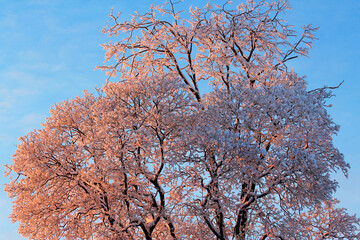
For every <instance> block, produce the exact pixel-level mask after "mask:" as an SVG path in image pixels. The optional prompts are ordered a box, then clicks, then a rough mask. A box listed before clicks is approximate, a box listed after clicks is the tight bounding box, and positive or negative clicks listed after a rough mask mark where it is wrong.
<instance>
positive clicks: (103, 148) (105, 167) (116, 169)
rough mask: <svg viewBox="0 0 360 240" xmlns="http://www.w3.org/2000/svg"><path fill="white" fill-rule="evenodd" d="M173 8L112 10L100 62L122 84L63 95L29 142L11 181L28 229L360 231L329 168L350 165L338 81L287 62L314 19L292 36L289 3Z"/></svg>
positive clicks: (17, 212)
mask: <svg viewBox="0 0 360 240" xmlns="http://www.w3.org/2000/svg"><path fill="white" fill-rule="evenodd" d="M177 6H178V5H176V4H174V3H172V2H171V1H170V3H169V4H168V5H166V6H165V7H161V6H158V7H152V8H151V9H150V12H148V13H146V14H142V15H141V14H136V15H134V16H133V18H132V20H131V21H128V22H123V23H120V22H118V15H117V16H115V15H113V14H112V13H111V15H110V16H111V18H112V19H113V20H114V24H113V25H109V26H107V27H105V28H104V32H105V33H107V34H109V35H110V36H112V37H117V36H118V35H119V34H121V33H122V34H125V36H123V38H122V40H120V41H119V42H116V43H108V44H105V45H104V48H105V49H106V61H109V62H112V63H109V65H107V66H102V67H100V69H103V70H105V71H107V73H108V74H110V76H112V77H115V75H116V74H118V75H120V79H121V81H117V82H110V81H108V82H107V83H106V84H105V85H104V87H103V88H102V89H101V90H99V94H98V95H97V96H95V95H93V94H90V93H87V92H85V93H84V96H83V97H77V98H75V99H74V100H69V101H64V102H62V103H60V104H57V105H55V106H54V107H53V109H52V110H51V117H50V118H48V119H47V121H46V122H45V124H44V125H43V128H42V129H40V130H35V131H33V132H31V133H29V134H28V135H27V136H25V137H22V138H21V144H20V145H19V146H18V149H17V151H16V153H15V155H14V157H13V165H11V166H8V174H12V176H13V178H15V177H16V178H15V179H12V180H11V182H10V184H8V185H7V186H6V191H7V192H8V193H9V195H10V197H11V198H13V199H14V207H13V212H12V214H11V218H12V220H13V221H18V222H20V229H19V231H20V233H21V234H22V235H24V236H26V237H29V238H32V239H58V238H60V237H63V238H66V239H90V238H92V237H93V238H95V239H223V240H225V239H237V240H242V239H263V240H264V239H325V238H330V239H359V237H360V234H359V222H360V220H359V219H358V218H356V217H355V216H350V215H348V214H347V213H346V210H345V209H341V208H337V207H336V204H337V200H336V199H333V197H332V193H333V192H334V191H335V190H336V187H337V182H336V181H335V180H333V179H332V178H331V173H332V172H336V171H342V172H343V173H344V174H345V176H347V171H348V168H349V165H348V164H347V163H346V162H345V161H344V159H343V156H342V154H341V153H340V152H339V151H338V150H337V149H336V148H335V147H334V146H333V143H332V135H334V134H336V132H337V131H338V128H339V127H338V126H337V125H336V124H335V123H334V122H333V121H332V119H331V118H330V116H329V115H328V113H327V110H326V108H327V107H328V106H327V105H326V99H327V98H329V97H331V96H332V94H331V91H330V89H329V88H327V87H324V88H319V89H313V90H307V89H306V81H305V79H304V78H303V77H300V76H298V75H297V74H296V73H295V72H294V71H293V70H289V69H288V67H287V62H288V61H290V60H292V59H294V58H296V57H297V56H299V55H300V56H306V55H307V52H308V49H309V48H310V47H311V44H312V40H313V39H314V37H313V31H314V30H316V29H315V28H312V27H311V26H310V25H309V26H306V27H304V31H303V33H302V34H301V35H300V36H299V37H298V38H297V37H296V33H295V31H293V30H292V29H291V27H290V26H288V25H287V24H286V22H284V21H283V20H282V19H281V18H280V16H281V14H282V13H283V12H284V11H286V10H287V9H288V3H287V1H284V0H278V1H272V2H267V1H251V0H250V1H247V2H246V3H245V4H239V5H237V6H235V7H233V5H232V4H231V3H230V2H226V3H225V4H224V5H222V6H211V5H209V4H208V5H206V6H205V7H204V8H191V9H190V11H189V13H184V12H180V11H176V10H175V9H176V7H177ZM159 14H160V15H161V16H158V15H159ZM187 14H189V15H187ZM294 39H295V40H294ZM206 83H207V84H208V85H209V87H206Z"/></svg>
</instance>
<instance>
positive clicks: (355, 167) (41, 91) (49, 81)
mask: <svg viewBox="0 0 360 240" xmlns="http://www.w3.org/2000/svg"><path fill="white" fill-rule="evenodd" d="M185 1H187V2H189V3H191V4H199V3H201V4H205V3H206V2H207V1H200V0H197V1H193V0H191V1H189V0H185ZM161 2H162V1H146V0H132V1H125V0H105V1H100V0H97V1H96V0H16V1H14V0H0V161H1V166H0V171H1V172H3V171H4V167H3V166H2V165H3V164H10V163H11V155H12V154H13V153H14V152H15V149H16V144H17V143H18V140H17V139H18V138H19V137H20V136H23V135H25V134H26V133H28V132H29V131H31V130H33V129H35V128H39V127H40V123H41V122H44V120H45V118H46V117H47V116H48V114H49V109H50V107H51V106H52V105H53V104H55V103H56V102H59V101H62V100H66V99H69V98H73V97H75V96H76V95H81V94H82V90H83V89H88V90H90V91H93V89H94V87H95V86H101V85H102V84H103V83H104V82H105V79H106V77H105V75H104V73H102V72H100V71H94V68H95V66H96V65H101V64H102V62H103V59H104V58H103V56H104V52H103V50H102V48H101V47H100V44H101V43H104V42H106V41H108V39H107V38H106V37H105V36H103V35H102V34H101V29H102V27H103V26H104V25H105V24H106V22H107V21H108V20H109V18H108V16H107V15H108V13H109V12H110V10H111V8H114V10H115V11H121V12H123V13H124V15H123V18H127V19H129V14H130V13H132V12H133V11H139V12H143V11H145V10H147V9H148V7H149V5H150V4H151V3H161ZM212 2H219V3H221V2H222V1H215V0H213V1H212ZM234 2H237V1H234ZM239 2H240V1H239ZM290 4H291V6H292V8H293V10H292V11H289V12H288V13H287V14H286V16H285V18H286V19H287V20H288V21H289V22H290V23H291V24H293V25H296V26H301V25H306V24H308V23H313V25H314V26H319V27H320V30H319V31H318V32H317V37H318V38H319V40H318V41H316V42H315V45H314V48H313V50H312V51H311V53H310V58H301V59H298V60H296V62H293V64H292V65H293V66H294V68H295V71H296V72H298V73H300V74H302V75H306V76H307V80H308V82H309V88H315V87H321V86H323V85H330V86H335V85H337V84H338V83H340V82H341V81H342V80H345V82H344V84H343V85H342V86H341V88H340V89H338V90H336V91H335V94H336V97H335V98H333V99H332V100H331V103H332V104H333V105H334V107H333V108H331V109H330V110H329V111H330V113H331V115H332V116H333V118H334V119H335V121H336V122H337V123H338V124H340V125H341V129H340V133H339V135H338V136H336V137H335V144H336V146H338V148H339V149H340V151H341V152H343V153H344V155H345V159H346V160H347V161H348V162H349V163H350V164H351V167H352V168H351V170H350V176H349V178H348V179H345V178H344V177H342V176H340V175H337V176H336V178H337V179H338V181H339V183H340V188H339V189H338V191H337V193H336V197H337V198H338V199H340V200H341V205H342V206H343V207H346V208H347V209H348V210H349V212H350V213H358V214H359V213H360V209H359V207H358V206H360V161H359V159H360V151H359V143H360V73H359V71H360V50H359V49H360V47H359V42H360V1H359V0H316V1H314V0H292V1H291V0H290ZM7 181H8V180H7V179H5V178H4V177H3V175H2V174H1V175H0V183H1V185H2V187H1V188H0V239H6V240H11V239H14V240H15V239H16V240H17V239H22V238H21V237H20V236H19V235H18V234H17V233H16V230H17V225H16V224H11V223H10V220H9V219H8V215H9V213H10V209H11V202H10V200H9V199H8V197H7V195H6V194H5V193H4V191H3V184H4V183H6V182H7Z"/></svg>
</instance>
